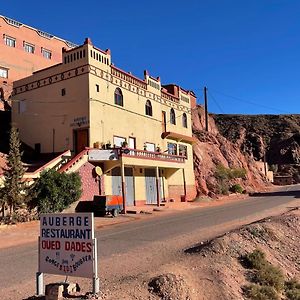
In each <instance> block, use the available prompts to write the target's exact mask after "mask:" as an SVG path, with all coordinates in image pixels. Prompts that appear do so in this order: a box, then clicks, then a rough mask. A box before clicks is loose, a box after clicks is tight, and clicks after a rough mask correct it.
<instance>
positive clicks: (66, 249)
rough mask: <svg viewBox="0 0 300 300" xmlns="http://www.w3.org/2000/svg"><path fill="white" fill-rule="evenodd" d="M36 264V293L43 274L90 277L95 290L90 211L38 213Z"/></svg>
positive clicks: (95, 263) (95, 276) (94, 256)
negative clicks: (38, 232)
mask: <svg viewBox="0 0 300 300" xmlns="http://www.w3.org/2000/svg"><path fill="white" fill-rule="evenodd" d="M38 265H39V267H38V268H39V269H38V272H37V277H36V278H37V295H41V294H43V293H44V286H43V273H48V274H56V275H65V276H75V277H85V278H91V279H93V293H95V294H96V293H98V292H99V278H98V274H97V241H96V239H95V237H94V215H93V213H76V214H41V217H40V237H39V264H38Z"/></svg>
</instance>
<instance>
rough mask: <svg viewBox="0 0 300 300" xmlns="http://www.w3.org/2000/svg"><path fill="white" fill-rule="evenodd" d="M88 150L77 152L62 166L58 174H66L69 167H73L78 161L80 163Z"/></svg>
mask: <svg viewBox="0 0 300 300" xmlns="http://www.w3.org/2000/svg"><path fill="white" fill-rule="evenodd" d="M88 151H89V150H88V149H84V150H82V151H81V152H79V153H78V154H77V155H76V156H75V157H74V158H72V159H71V160H70V161H68V162H67V163H66V164H65V165H63V166H62V167H61V168H60V169H59V170H58V172H59V173H62V172H66V171H68V170H69V169H70V168H71V167H73V166H74V165H75V164H76V163H77V162H78V161H80V160H81V159H82V157H83V156H84V155H86V154H87V153H88Z"/></svg>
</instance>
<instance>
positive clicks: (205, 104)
mask: <svg viewBox="0 0 300 300" xmlns="http://www.w3.org/2000/svg"><path fill="white" fill-rule="evenodd" d="M204 112H205V130H206V131H208V111H207V87H206V86H205V87H204Z"/></svg>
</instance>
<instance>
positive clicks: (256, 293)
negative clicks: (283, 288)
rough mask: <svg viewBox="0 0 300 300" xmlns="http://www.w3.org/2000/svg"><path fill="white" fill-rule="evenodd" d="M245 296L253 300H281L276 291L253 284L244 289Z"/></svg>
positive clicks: (265, 286) (269, 287)
mask: <svg viewBox="0 0 300 300" xmlns="http://www.w3.org/2000/svg"><path fill="white" fill-rule="evenodd" d="M244 294H245V296H246V297H247V298H249V299H252V300H279V299H280V298H279V296H278V294H277V292H276V291H275V289H274V288H273V287H271V286H267V285H257V284H251V285H249V286H246V287H244Z"/></svg>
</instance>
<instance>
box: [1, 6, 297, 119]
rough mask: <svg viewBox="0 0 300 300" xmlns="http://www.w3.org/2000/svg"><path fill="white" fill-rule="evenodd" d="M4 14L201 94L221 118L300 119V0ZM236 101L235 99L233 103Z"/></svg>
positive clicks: (25, 9)
mask: <svg viewBox="0 0 300 300" xmlns="http://www.w3.org/2000/svg"><path fill="white" fill-rule="evenodd" d="M0 14H2V15H5V16H8V17H11V18H13V19H16V20H18V21H20V22H23V23H25V24H28V25H30V26H33V27H36V28H39V29H41V30H44V31H46V32H49V33H52V34H54V35H56V36H59V37H62V38H65V39H67V40H70V41H72V42H74V43H77V44H81V43H82V42H83V41H84V38H85V37H91V39H92V41H93V43H94V44H95V45H96V46H97V47H100V48H101V49H106V48H110V49H111V51H112V61H113V63H114V64H115V65H116V66H118V67H120V68H122V69H124V70H126V71H131V72H132V73H133V74H135V75H136V76H138V77H140V78H143V70H144V69H148V70H149V72H150V74H151V75H152V76H160V77H161V79H162V82H163V84H167V83H177V84H179V85H181V86H182V87H183V88H186V89H190V90H194V91H195V93H196V94H197V96H198V102H199V103H203V92H202V89H203V86H204V85H206V86H207V87H208V90H209V94H208V96H209V110H210V111H211V112H215V113H245V114H257V113H267V114H279V113H300V76H299V73H300V18H299V16H300V1H298V0H294V1H293V0H281V1H279V0H248V1H247V0H235V1H231V0H219V1H216V0H209V1H208V0H205V1H203V0H186V1H182V0H172V1H171V0H160V1H158V0H151V1H149V0H147V1H144V0H127V1H126V0H109V1H99V0H98V1H97V0H89V1H69V0H61V1H57V0H52V1H36V0H32V1H30V0H28V1H20V0H7V1H1V8H0ZM229 96H230V97H229Z"/></svg>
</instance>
